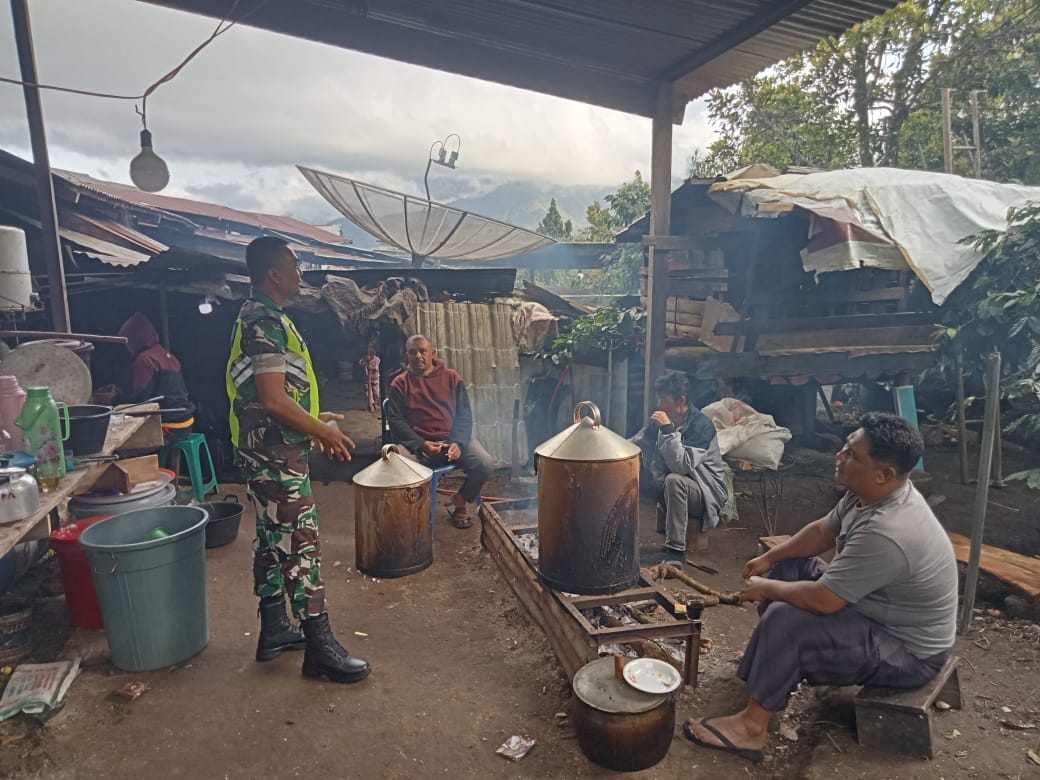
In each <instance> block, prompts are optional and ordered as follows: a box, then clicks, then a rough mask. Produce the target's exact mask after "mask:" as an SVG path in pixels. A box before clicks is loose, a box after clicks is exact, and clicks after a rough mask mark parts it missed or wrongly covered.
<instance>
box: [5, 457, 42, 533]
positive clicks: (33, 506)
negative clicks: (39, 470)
mask: <svg viewBox="0 0 1040 780" xmlns="http://www.w3.org/2000/svg"><path fill="white" fill-rule="evenodd" d="M5 462H6V461H5ZM39 511H40V488H39V486H38V485H37V484H36V480H35V479H33V478H32V477H31V476H29V473H28V472H27V471H26V470H25V469H21V468H17V467H16V466H3V467H0V525H4V524H5V523H14V522H17V521H18V520H24V519H25V518H27V517H29V516H30V515H34V514H36V513H37V512H39Z"/></svg>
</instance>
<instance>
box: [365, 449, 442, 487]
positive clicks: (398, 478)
mask: <svg viewBox="0 0 1040 780" xmlns="http://www.w3.org/2000/svg"><path fill="white" fill-rule="evenodd" d="M432 477H433V471H431V470H430V469H428V468H426V466H424V465H422V464H421V463H416V462H415V461H414V460H409V459H408V458H406V457H405V456H404V455H402V454H401V450H400V448H399V447H398V446H397V445H396V444H384V445H383V450H382V452H381V453H380V458H379V460H377V461H376V462H375V463H373V464H372V465H371V466H369V467H368V468H365V469H362V470H361V471H359V472H358V473H357V474H355V475H354V484H355V485H361V487H369V488H403V487H414V486H416V485H421V484H423V483H424V482H429V481H430V479H431V478H432Z"/></svg>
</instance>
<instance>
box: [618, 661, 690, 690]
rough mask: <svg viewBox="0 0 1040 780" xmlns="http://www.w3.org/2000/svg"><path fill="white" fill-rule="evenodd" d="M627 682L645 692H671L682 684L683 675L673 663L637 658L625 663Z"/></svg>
mask: <svg viewBox="0 0 1040 780" xmlns="http://www.w3.org/2000/svg"><path fill="white" fill-rule="evenodd" d="M624 677H625V682H627V683H628V684H629V685H631V686H632V687H633V688H635V689H636V690H637V691H642V692H643V693H656V694H662V693H671V692H672V691H674V690H677V689H678V688H679V686H680V685H681V684H682V675H680V674H679V671H678V670H677V669H676V668H675V667H674V666H672V665H671V664H668V663H665V662H664V661H658V660H657V659H656V658H637V659H635V660H634V661H629V662H628V663H627V664H625V673H624Z"/></svg>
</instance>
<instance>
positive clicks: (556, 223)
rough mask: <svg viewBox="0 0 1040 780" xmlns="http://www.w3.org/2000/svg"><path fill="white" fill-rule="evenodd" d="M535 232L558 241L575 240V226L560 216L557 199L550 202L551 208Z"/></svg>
mask: <svg viewBox="0 0 1040 780" xmlns="http://www.w3.org/2000/svg"><path fill="white" fill-rule="evenodd" d="M528 224H530V223H528ZM535 230H536V231H537V232H538V233H541V234H542V235H543V236H548V237H549V238H555V239H556V240H557V241H572V240H574V224H573V223H572V222H571V221H570V220H569V219H568V220H567V221H564V219H563V215H562V214H560V209H559V208H558V207H557V205H556V198H553V199H552V200H551V201H550V202H549V208H548V210H547V211H546V212H545V216H544V217H542V221H541V222H539V223H538V227H536V228H535Z"/></svg>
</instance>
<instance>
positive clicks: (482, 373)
mask: <svg viewBox="0 0 1040 780" xmlns="http://www.w3.org/2000/svg"><path fill="white" fill-rule="evenodd" d="M405 329H406V330H407V331H408V332H409V333H410V334H414V333H422V334H423V335H424V336H426V337H427V338H428V339H429V340H430V341H431V342H432V343H433V345H434V347H436V349H437V356H438V357H439V358H440V359H441V360H443V361H444V362H445V363H447V364H448V366H450V367H451V368H453V369H455V370H456V371H458V372H459V375H460V376H461V377H462V380H463V381H464V382H465V383H466V389H467V390H468V391H469V398H470V402H471V403H472V405H473V417H474V423H475V428H474V433H475V435H476V437H477V438H478V439H479V440H480V443H481V444H483V445H484V447H485V448H486V449H487V451H488V452H490V453H491V454H492V455H493V456H494V457H495V459H496V461H497V464H498V466H500V467H501V466H507V465H509V463H510V461H511V458H512V436H513V402H514V401H516V400H522V396H521V390H520V361H519V356H518V353H517V347H516V337H515V336H514V334H513V307H512V306H511V305H509V304H507V303H420V304H419V308H418V310H417V311H416V313H415V315H414V316H413V317H411V318H410V319H409V320H408V322H407V323H405ZM517 436H518V439H519V445H518V446H519V452H520V462H521V463H524V462H526V460H527V432H526V431H525V429H524V422H523V416H522V410H521V417H520V427H519V432H518V434H517Z"/></svg>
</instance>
